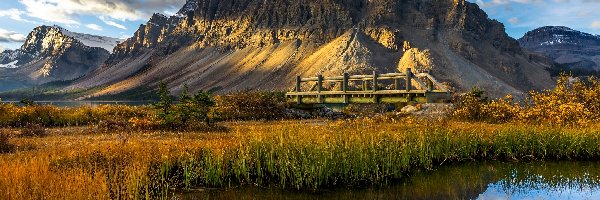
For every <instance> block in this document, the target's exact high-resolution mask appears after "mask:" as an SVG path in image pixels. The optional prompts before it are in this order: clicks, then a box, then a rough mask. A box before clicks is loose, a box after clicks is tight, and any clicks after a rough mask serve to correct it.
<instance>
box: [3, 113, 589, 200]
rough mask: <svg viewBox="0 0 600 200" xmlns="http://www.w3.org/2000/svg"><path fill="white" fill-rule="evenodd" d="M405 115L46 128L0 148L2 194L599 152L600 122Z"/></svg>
mask: <svg viewBox="0 0 600 200" xmlns="http://www.w3.org/2000/svg"><path fill="white" fill-rule="evenodd" d="M415 121H418V120H415V119H412V118H406V119H400V120H399V121H394V120H388V119H380V120H375V119H363V120H351V121H281V122H238V123H228V124H226V125H225V126H227V127H229V128H230V129H229V132H218V133H197V132H186V133H175V132H131V133H125V132H123V133H89V132H88V129H87V128H82V127H71V128H59V129H51V130H49V131H48V134H49V136H47V137H44V138H22V137H18V131H17V130H12V131H8V132H10V134H12V135H13V136H14V137H12V138H11V139H10V143H12V144H14V145H16V146H17V151H16V152H15V153H11V154H0V191H1V192H0V199H31V198H41V197H44V198H49V199H107V198H111V199H116V198H123V199H148V198H167V197H168V195H169V193H170V192H172V191H173V190H175V189H189V188H194V187H229V186H236V185H240V184H257V185H263V186H269V185H274V186H277V187H283V188H295V189H315V188H323V187H332V186H340V185H364V184H369V185H370V184H376V185H380V184H387V183H390V182H393V181H395V180H397V179H402V178H403V177H405V176H406V174H407V173H411V172H413V171H415V170H422V169H426V170H428V169H434V168H435V167H436V166H439V165H441V164H451V163H453V162H460V161H465V160H532V159H540V160H545V159H550V160H561V159H576V160H578V159H580V160H588V159H598V158H600V126H596V125H590V126H588V127H585V128H561V127H551V126H523V125H522V124H518V123H517V124H487V123H467V122H455V121H445V122H435V123H433V122H431V123H417V122H415Z"/></svg>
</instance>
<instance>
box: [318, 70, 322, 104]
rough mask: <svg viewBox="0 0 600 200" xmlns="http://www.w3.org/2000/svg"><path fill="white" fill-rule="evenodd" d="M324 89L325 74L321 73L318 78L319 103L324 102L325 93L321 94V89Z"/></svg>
mask: <svg viewBox="0 0 600 200" xmlns="http://www.w3.org/2000/svg"><path fill="white" fill-rule="evenodd" d="M322 90H323V75H319V77H318V79H317V93H318V94H319V95H318V102H319V103H323V95H321V91H322Z"/></svg>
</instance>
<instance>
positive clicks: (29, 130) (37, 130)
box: [21, 124, 48, 137]
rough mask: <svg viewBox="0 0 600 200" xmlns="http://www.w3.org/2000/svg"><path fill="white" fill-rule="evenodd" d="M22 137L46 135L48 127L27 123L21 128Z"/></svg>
mask: <svg viewBox="0 0 600 200" xmlns="http://www.w3.org/2000/svg"><path fill="white" fill-rule="evenodd" d="M21 136H22V137H46V136H48V134H47V133H46V128H44V126H42V125H40V124H27V125H26V126H25V127H23V128H21Z"/></svg>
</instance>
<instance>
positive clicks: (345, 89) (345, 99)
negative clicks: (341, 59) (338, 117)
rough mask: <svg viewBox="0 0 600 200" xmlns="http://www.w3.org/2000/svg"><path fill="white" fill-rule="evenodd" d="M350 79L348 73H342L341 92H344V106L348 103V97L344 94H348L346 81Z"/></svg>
mask: <svg viewBox="0 0 600 200" xmlns="http://www.w3.org/2000/svg"><path fill="white" fill-rule="evenodd" d="M349 78H350V75H348V73H344V80H343V82H342V91H344V104H347V103H350V101H349V100H350V99H349V98H348V95H347V94H345V93H346V92H348V79H349Z"/></svg>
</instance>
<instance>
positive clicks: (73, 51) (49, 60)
mask: <svg viewBox="0 0 600 200" xmlns="http://www.w3.org/2000/svg"><path fill="white" fill-rule="evenodd" d="M91 39H93V40H92V41H90V40H91ZM117 41H118V40H115V39H112V38H106V37H99V36H92V35H85V34H78V33H72V32H70V31H68V30H66V29H63V28H61V27H58V26H40V27H37V28H35V29H34V30H33V31H32V32H31V33H29V35H28V36H27V39H26V40H25V42H24V43H23V45H22V46H21V48H19V49H16V50H9V51H5V52H3V53H2V54H0V65H4V66H6V65H9V64H10V68H14V69H13V70H11V71H12V73H11V75H10V76H11V78H12V79H18V80H20V81H25V82H30V84H43V83H46V82H50V81H63V80H73V79H76V78H79V77H82V76H84V75H86V74H87V73H89V72H90V71H93V70H94V69H95V68H96V67H97V66H99V65H100V64H101V63H103V62H104V61H105V60H106V59H107V58H108V56H109V54H110V53H109V52H108V51H107V50H106V49H105V48H110V47H111V45H112V46H113V47H114V46H116V42H117ZM84 43H88V44H91V45H95V46H98V47H90V46H87V45H85V44H84ZM105 43H110V44H105Z"/></svg>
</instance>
